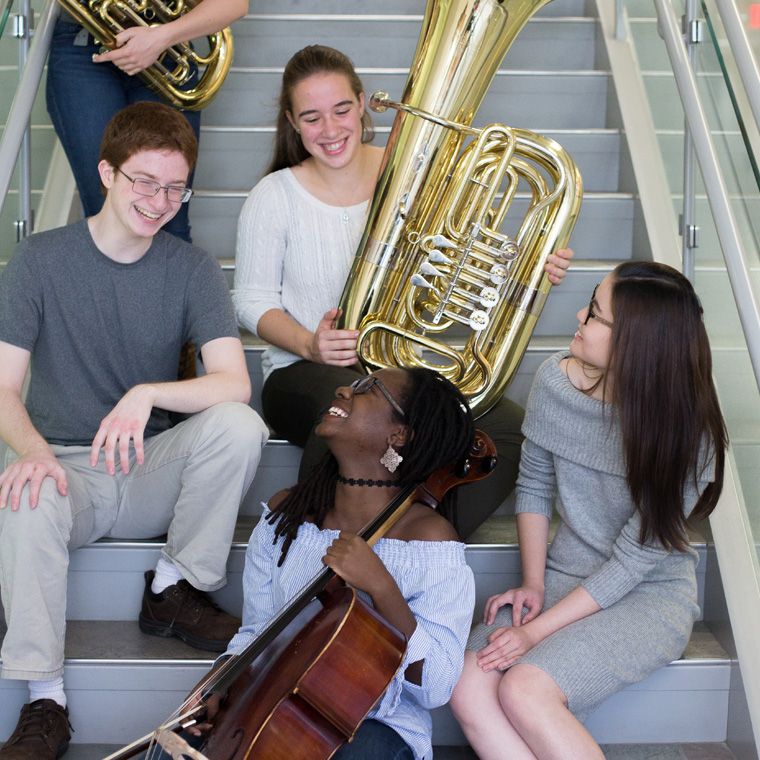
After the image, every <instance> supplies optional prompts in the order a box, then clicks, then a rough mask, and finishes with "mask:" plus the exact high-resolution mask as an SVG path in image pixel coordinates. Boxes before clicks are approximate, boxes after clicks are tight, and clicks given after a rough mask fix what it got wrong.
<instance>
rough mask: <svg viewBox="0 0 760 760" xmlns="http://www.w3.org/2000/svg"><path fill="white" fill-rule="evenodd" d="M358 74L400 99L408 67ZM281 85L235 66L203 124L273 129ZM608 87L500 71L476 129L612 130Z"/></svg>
mask: <svg viewBox="0 0 760 760" xmlns="http://www.w3.org/2000/svg"><path fill="white" fill-rule="evenodd" d="M293 52H295V51H293ZM357 73H358V74H359V76H360V77H361V79H362V83H363V84H364V87H365V90H366V92H369V93H371V92H375V91H376V90H384V91H385V92H388V93H391V95H397V96H400V95H401V93H402V92H403V89H404V85H405V83H406V79H407V75H408V66H407V67H404V68H399V69H394V68H382V69H380V68H366V67H363V66H361V65H359V66H357ZM0 74H2V72H0ZM281 82H282V67H281V66H280V67H272V68H269V67H266V68H264V67H245V68H244V67H238V66H233V67H232V68H231V70H230V73H229V75H228V76H227V79H226V80H225V82H224V87H223V88H222V89H221V90H220V91H219V94H218V95H217V96H216V97H215V98H214V101H213V102H212V103H211V104H210V105H209V106H208V108H206V109H205V110H204V122H205V123H206V124H207V125H213V126H234V125H236V124H247V125H249V126H254V127H263V126H269V125H270V124H271V123H272V121H273V112H274V106H273V104H274V103H276V102H277V94H278V92H279V89H280V84H281ZM1 84H2V82H1V80H0V85H1ZM610 84H611V82H610V74H609V72H608V71H599V70H588V71H549V72H546V71H545V70H544V69H543V68H542V69H534V70H524V69H523V70H500V71H498V72H497V73H496V76H495V77H494V81H493V84H492V86H491V88H490V89H489V91H488V94H487V95H486V96H485V98H484V99H483V104H482V106H481V108H480V109H479V110H478V113H477V116H476V119H475V124H476V125H483V124H490V123H491V122H495V121H498V122H505V123H507V124H512V125H514V126H521V125H524V124H542V125H545V126H546V127H549V128H555V129H584V128H596V129H600V128H604V127H606V126H608V125H607V110H606V106H607V95H608V91H609V87H610ZM373 120H374V121H375V123H376V124H378V125H382V126H390V124H391V122H392V121H393V112H392V111H390V110H389V111H388V112H386V113H385V114H374V115H373Z"/></svg>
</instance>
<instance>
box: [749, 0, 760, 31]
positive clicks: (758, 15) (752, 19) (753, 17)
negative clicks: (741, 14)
mask: <svg viewBox="0 0 760 760" xmlns="http://www.w3.org/2000/svg"><path fill="white" fill-rule="evenodd" d="M749 28H750V29H760V3H750V6H749Z"/></svg>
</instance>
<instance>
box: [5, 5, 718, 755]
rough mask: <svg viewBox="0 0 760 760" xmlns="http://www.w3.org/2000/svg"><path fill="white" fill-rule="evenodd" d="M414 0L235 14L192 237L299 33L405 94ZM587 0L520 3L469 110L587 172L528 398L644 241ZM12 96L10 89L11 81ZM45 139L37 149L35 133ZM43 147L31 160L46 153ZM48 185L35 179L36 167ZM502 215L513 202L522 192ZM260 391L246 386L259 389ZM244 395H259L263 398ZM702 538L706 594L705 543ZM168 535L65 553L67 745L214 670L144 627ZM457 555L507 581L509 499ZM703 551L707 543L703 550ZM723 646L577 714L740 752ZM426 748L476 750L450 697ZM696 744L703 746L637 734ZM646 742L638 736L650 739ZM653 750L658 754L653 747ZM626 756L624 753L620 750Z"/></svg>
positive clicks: (262, 482)
mask: <svg viewBox="0 0 760 760" xmlns="http://www.w3.org/2000/svg"><path fill="white" fill-rule="evenodd" d="M423 7H424V2H423V0H386V1H385V2H383V3H381V4H375V3H373V4H370V3H368V2H364V1H363V0H320V2H316V0H311V1H310V0H251V6H250V13H249V15H248V16H246V18H245V19H243V20H241V21H240V22H238V23H237V24H235V27H234V30H233V31H234V33H235V62H234V67H233V69H232V71H231V73H230V75H229V77H228V80H227V82H226V83H225V86H224V88H223V89H222V91H221V93H220V94H219V96H218V97H217V99H216V100H215V101H214V103H213V104H212V105H211V106H209V108H208V109H207V110H206V112H205V114H204V123H203V128H202V141H201V156H200V161H199V165H198V170H197V173H196V180H195V186H196V195H195V196H194V198H193V201H192V203H191V211H190V214H191V222H192V225H193V236H194V241H195V242H196V243H197V244H198V245H200V246H202V247H204V248H205V249H206V250H208V251H210V252H211V253H212V254H213V255H215V256H216V257H218V259H219V262H220V266H222V267H223V269H224V270H225V271H226V272H228V273H229V275H230V279H231V276H232V272H233V270H234V245H235V230H236V221H237V217H238V214H239V211H240V208H241V206H242V204H243V201H244V199H245V197H246V195H247V192H248V190H249V189H250V188H251V187H252V186H253V185H254V184H255V182H256V181H257V180H258V179H259V177H260V176H261V173H262V170H263V168H264V165H265V163H266V161H267V159H268V156H269V150H270V145H271V142H272V138H273V132H274V127H273V123H274V116H275V101H276V95H277V91H278V87H279V82H280V77H281V72H282V67H283V65H284V63H285V62H286V61H287V59H288V58H289V57H290V55H291V54H292V53H293V52H295V51H296V50H298V49H299V48H301V47H303V46H304V45H306V44H310V43H313V42H322V43H325V44H329V45H332V46H334V47H336V48H338V49H340V50H342V51H344V52H346V53H347V54H348V55H349V56H350V57H351V58H352V59H353V61H354V63H355V64H356V66H357V69H358V72H359V74H360V76H361V77H362V79H363V81H364V84H365V87H366V89H367V92H368V93H370V92H373V91H374V90H377V89H383V90H386V91H387V92H389V93H391V94H392V96H394V94H395V95H400V93H401V91H402V88H403V85H404V82H405V80H406V75H407V67H408V65H409V62H410V61H411V58H412V54H413V50H414V46H415V44H416V39H417V35H418V32H419V26H420V21H421V16H422V12H423ZM593 8H594V6H593V3H592V2H590V1H589V2H587V1H586V0H554V1H553V2H552V3H551V4H550V5H549V6H547V7H546V8H544V9H543V10H542V11H540V12H539V13H538V14H537V15H536V17H535V18H534V19H533V20H531V21H530V22H529V23H528V25H527V27H526V29H525V30H524V31H523V33H522V34H521V35H520V36H519V37H518V38H517V40H516V42H515V43H514V45H513V47H512V49H511V50H510V52H509V53H508V55H507V58H506V60H505V62H504V64H503V68H502V70H501V71H500V72H499V73H498V74H497V76H496V79H495V82H494V84H493V87H492V88H491V91H490V92H489V94H488V96H487V98H486V100H485V103H484V105H483V107H482V109H481V111H480V112H479V114H478V117H477V119H476V124H478V125H482V124H486V123H489V122H491V121H503V122H506V123H509V124H512V125H515V126H522V127H527V128H530V129H533V130H535V131H538V132H541V133H543V134H546V135H549V136H551V137H553V138H554V139H555V140H557V141H558V142H559V143H561V144H562V145H563V146H564V147H565V148H567V149H568V150H569V151H570V153H571V154H572V155H573V157H574V158H575V160H576V161H577V163H578V164H579V167H580V170H581V173H582V174H583V179H584V186H585V197H584V202H583V208H582V211H581V215H580V219H579V222H578V225H577V227H576V231H575V233H574V236H573V239H572V242H571V244H572V246H573V248H574V249H575V251H576V256H577V258H576V260H575V261H574V262H573V266H572V269H571V271H570V273H569V274H568V276H567V278H566V281H565V282H564V283H563V285H562V286H561V287H560V288H558V289H555V291H554V292H553V293H552V295H551V298H550V300H549V303H548V305H547V307H546V308H545V309H544V313H543V315H542V317H541V319H540V321H539V324H538V327H537V329H536V331H535V333H534V337H533V339H532V341H531V344H530V346H529V348H528V350H527V353H526V355H525V357H524V359H523V361H522V364H521V366H520V369H519V371H518V374H517V376H516V378H515V380H514V381H513V383H512V385H511V386H510V389H509V391H508V394H507V395H508V396H510V397H511V398H513V399H514V400H516V401H518V402H520V403H522V404H524V403H525V400H526V398H527V393H528V390H529V387H530V384H531V381H532V377H533V374H534V372H535V370H536V368H537V367H538V366H539V365H540V363H541V362H542V361H543V360H544V359H545V358H547V357H548V356H549V355H551V354H552V353H554V352H555V351H557V350H560V349H561V348H563V347H565V346H567V344H568V343H569V340H570V337H571V336H572V333H573V332H574V330H575V326H576V319H575V313H576V311H577V310H578V308H579V307H580V306H581V305H582V304H585V303H586V302H587V300H588V296H589V294H590V292H591V290H592V289H593V287H594V285H595V284H596V283H597V282H599V280H601V279H602V277H604V275H605V274H606V273H607V272H609V271H610V270H611V269H612V268H613V267H614V266H615V264H616V263H617V262H618V261H620V260H625V259H629V258H647V257H648V251H647V246H646V234H645V231H644V229H643V225H642V222H641V218H640V208H639V205H638V200H637V196H636V189H635V187H634V186H633V184H632V181H631V179H630V178H631V176H632V173H631V171H630V160H629V158H628V154H627V148H626V143H625V137H624V135H623V134H622V133H621V129H620V118H619V114H618V109H617V100H616V94H615V92H614V88H613V83H612V80H611V77H610V73H609V70H608V66H607V62H606V57H605V53H604V43H603V40H602V38H601V34H600V29H599V23H598V19H597V18H595V15H594V13H595V11H593ZM7 47H8V45H7V41H6V42H5V43H4V45H3V47H2V48H0V87H2V91H3V92H7V91H8V90H7V88H6V79H7V78H9V75H8V70H9V69H10V68H12V65H11V64H10V63H9V60H10V59H9V56H8V54H7V52H4V51H6V50H7ZM4 97H5V96H4ZM374 118H375V124H376V127H377V133H378V135H377V138H376V143H377V144H382V143H384V141H385V139H386V136H387V133H388V130H389V127H390V123H391V120H392V114H384V115H375V116H374ZM33 120H34V123H35V124H36V125H39V126H38V128H37V129H36V130H35V131H36V132H38V133H40V134H42V135H44V136H45V140H44V141H43V143H44V142H45V141H47V143H48V144H49V143H50V142H51V141H50V140H49V139H48V138H49V137H50V135H51V132H50V129H49V128H48V127H46V126H45V125H46V124H47V117H46V115H45V114H44V107H43V108H41V109H40V108H38V109H37V110H36V112H35V115H34V116H33ZM42 150H43V151H44V150H45V148H42ZM39 163H40V162H39V161H38V166H39ZM34 186H35V187H38V188H39V187H41V186H42V181H41V180H40V179H39V177H38V179H37V180H36V181H35V184H34ZM9 205H10V204H8V203H6V208H5V209H4V210H3V212H2V217H0V230H1V231H0V258H6V257H7V255H8V252H9V247H10V242H11V241H10V240H9V233H8V232H7V230H8V229H9V224H10V223H9V219H12V218H13V213H14V211H15V209H13V208H11V209H10V212H9V208H8V206H9ZM515 206H518V208H513V209H512V211H511V212H510V214H511V215H512V216H513V217H514V218H518V216H519V215H520V214H521V213H522V209H521V208H519V206H522V208H524V207H525V200H524V199H523V200H522V201H518V202H517V203H516V204H515ZM244 343H245V348H246V356H247V360H248V366H249V369H250V372H251V376H252V379H253V383H254V389H255V391H258V390H260V388H261V371H260V363H259V359H260V353H261V350H262V348H263V346H262V345H261V343H260V342H259V341H258V340H257V339H256V338H255V337H253V336H250V335H244ZM254 395H257V394H256V393H255V394H254ZM253 405H254V406H255V407H256V408H258V409H259V411H260V408H259V400H258V398H255V399H254V401H253ZM299 455H300V452H299V450H298V449H296V448H295V447H293V446H290V445H289V444H287V443H285V442H282V441H270V442H269V444H268V445H267V447H266V449H265V451H264V456H263V458H262V462H261V465H260V468H259V471H258V472H257V475H256V478H255V480H254V483H253V486H252V488H251V491H250V492H249V494H248V495H247V497H246V499H245V501H244V503H243V505H242V507H241V517H240V522H239V526H238V531H237V533H236V536H235V542H234V544H233V547H232V551H231V554H230V560H229V566H228V567H229V583H228V585H227V586H226V587H225V588H224V589H222V590H221V591H219V592H218V593H217V594H215V597H216V599H217V601H218V602H219V603H220V604H222V605H223V606H226V607H227V608H229V609H235V610H240V608H241V583H240V576H241V573H242V569H243V560H244V551H245V543H246V540H247V537H248V536H249V535H250V532H251V528H252V526H253V525H254V524H255V521H256V519H257V516H258V514H259V513H260V502H261V501H262V500H264V499H266V498H268V497H269V496H270V495H271V494H272V493H274V492H275V491H276V490H278V489H280V488H282V487H284V486H286V485H289V484H290V483H292V482H294V481H295V479H296V473H297V468H298V460H299ZM693 545H694V546H695V547H696V548H697V550H698V551H699V553H700V562H699V589H700V601H702V600H703V595H704V589H705V578H706V573H707V572H708V569H709V561H710V558H709V554H708V551H707V545H706V542H705V540H704V539H703V538H701V537H700V536H698V535H696V534H695V535H694V536H693ZM160 546H161V542H160V540H155V541H113V540H104V541H100V542H98V543H96V544H94V545H91V546H87V547H85V548H82V549H79V550H78V551H76V552H75V553H74V554H73V555H72V558H71V568H70V575H69V591H68V594H69V596H68V617H69V621H70V622H69V626H68V633H67V649H66V651H67V661H66V676H65V678H66V685H67V693H68V697H69V705H70V710H71V721H72V724H73V725H74V727H75V729H76V733H75V734H74V738H73V741H74V742H75V744H73V745H72V749H71V750H70V752H69V753H68V755H67V758H79V760H83V759H84V758H96V757H102V756H103V754H105V753H106V752H107V751H108V747H107V746H106V745H108V746H113V745H122V744H125V743H128V742H129V741H131V740H133V739H134V738H136V737H137V736H140V735H142V734H144V733H146V732H147V731H148V730H150V728H152V727H153V726H154V725H155V723H156V721H157V719H160V718H161V717H162V716H164V715H166V714H169V713H170V712H172V711H173V710H174V709H175V708H176V706H177V705H178V704H179V703H180V702H181V701H182V699H183V697H184V696H185V694H186V693H187V692H188V690H189V689H190V687H192V685H193V684H194V683H195V682H196V681H197V680H198V679H199V678H200V677H201V676H202V675H203V674H204V673H205V672H206V671H207V670H208V668H209V667H210V665H211V658H210V657H209V656H208V655H207V654H204V653H201V652H198V651H197V650H194V649H191V648H189V647H187V646H185V645H183V644H182V643H181V642H177V641H173V640H168V641H167V640H164V639H159V638H154V637H147V636H144V635H143V634H141V633H140V631H139V629H138V627H137V622H136V619H137V614H138V611H139V605H140V599H141V595H142V590H143V578H142V573H143V572H144V570H146V569H148V568H151V567H153V566H154V565H155V562H156V560H157V558H158V554H159V550H160ZM467 558H468V562H469V563H470V565H471V567H472V568H473V570H474V572H475V575H476V581H477V589H478V606H477V610H478V611H480V610H482V603H483V601H484V600H485V598H486V597H487V596H489V595H490V594H492V593H495V592H496V591H500V590H503V589H505V588H507V587H509V586H512V585H515V584H516V583H517V582H518V579H519V558H518V550H517V546H516V533H515V525H514V518H513V517H512V515H511V509H510V500H507V502H506V503H505V504H504V505H503V506H502V508H501V509H500V510H499V511H498V513H497V514H496V515H494V517H492V518H491V519H490V520H489V521H488V522H487V523H486V524H485V525H484V526H483V527H482V528H481V529H479V531H478V532H477V534H476V535H475V536H473V538H472V539H471V541H470V544H469V546H468V549H467ZM713 561H714V559H713ZM729 686H730V660H729V658H728V655H727V654H726V653H725V651H724V650H723V649H722V647H721V646H720V644H719V643H718V642H717V640H716V639H715V638H714V637H713V636H712V634H711V633H710V631H709V630H708V628H707V626H706V625H705V624H703V623H700V624H698V625H697V627H696V629H695V632H694V635H693V637H692V640H691V642H690V644H689V646H688V648H687V651H686V652H685V654H684V656H683V657H682V658H681V659H680V660H678V661H676V662H674V663H671V664H670V665H669V666H667V667H666V668H663V669H662V670H660V671H658V672H657V673H655V674H653V675H652V676H651V677H650V678H648V679H647V680H646V681H644V682H642V683H641V684H638V685H636V686H634V687H631V688H629V689H627V690H625V691H623V692H621V693H620V694H617V695H615V696H614V697H613V698H611V699H610V700H608V701H607V702H606V703H605V704H603V705H602V706H601V707H600V708H599V709H598V710H597V711H596V712H595V713H594V714H593V715H592V716H591V717H590V719H589V721H588V726H589V728H590V730H591V731H592V732H593V734H594V736H595V737H597V739H598V740H599V741H600V742H602V743H604V744H605V745H606V751H607V754H608V756H609V757H615V758H622V757H624V755H623V754H622V751H623V750H622V749H620V748H618V747H617V746H616V745H620V744H635V745H642V746H640V747H639V750H641V752H642V754H636V755H630V756H631V757H633V756H636V757H662V758H666V757H668V758H670V757H673V758H683V757H690V756H693V757H698V756H699V757H703V758H714V759H716V760H717V758H723V757H733V755H732V754H731V753H730V751H729V750H727V749H726V748H725V746H723V745H722V744H720V743H722V742H724V741H725V739H726V722H727V714H728V700H729ZM26 697H27V694H26V686H25V684H23V683H20V682H13V681H0V705H2V707H3V709H2V710H0V737H6V736H7V735H8V734H9V733H10V731H11V730H12V728H13V725H14V724H15V720H16V716H17V713H18V709H19V708H20V705H21V704H22V703H23V702H24V701H25V700H26ZM434 743H435V744H436V747H437V750H440V752H439V751H437V752H436V757H444V758H455V757H457V758H469V757H472V756H473V755H471V753H470V751H469V750H468V749H467V748H466V747H465V746H463V745H465V740H464V738H463V736H462V734H461V732H460V731H459V729H458V727H457V725H456V723H455V721H454V720H453V719H452V717H451V715H450V713H449V711H448V709H447V708H441V709H439V710H437V711H435V714H434ZM678 743H707V745H706V747H705V748H704V751H705V753H706V754H702V755H689V754H688V752H687V748H686V747H685V748H683V753H682V754H668V753H670V752H671V750H672V752H681V750H680V749H676V748H675V747H673V748H670V749H669V748H664V749H663V748H661V749H659V750H652V751H651V753H649V754H643V753H644V751H645V750H646V748H645V747H644V746H643V745H647V744H678ZM646 751H647V752H648V750H646ZM656 752H660V753H661V754H656ZM626 756H627V755H626Z"/></svg>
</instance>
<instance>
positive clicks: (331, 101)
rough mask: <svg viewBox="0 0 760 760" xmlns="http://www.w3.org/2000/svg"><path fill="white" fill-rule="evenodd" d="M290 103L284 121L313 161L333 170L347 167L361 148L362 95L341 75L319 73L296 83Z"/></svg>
mask: <svg viewBox="0 0 760 760" xmlns="http://www.w3.org/2000/svg"><path fill="white" fill-rule="evenodd" d="M291 103H292V110H290V111H288V113H287V116H288V120H289V121H290V123H291V124H292V125H293V127H294V129H296V131H298V132H300V134H301V140H302V142H303V146H304V148H306V150H307V151H308V152H309V153H310V154H311V155H312V156H313V157H314V159H315V160H316V161H318V162H320V163H321V164H323V165H325V166H328V167H331V168H335V169H339V168H343V167H345V166H347V165H348V164H350V163H351V161H352V160H353V159H354V157H355V156H356V154H357V151H358V149H359V147H360V146H361V139H362V130H363V128H362V114H363V113H364V94H363V93H360V94H359V95H358V96H357V95H356V94H355V93H354V92H353V90H352V89H351V83H350V82H349V80H348V78H347V77H346V76H345V75H343V74H339V73H336V72H322V73H318V74H312V75H311V76H309V77H306V78H305V79H302V80H301V81H300V82H298V84H296V85H295V86H294V87H293V90H292V92H291Z"/></svg>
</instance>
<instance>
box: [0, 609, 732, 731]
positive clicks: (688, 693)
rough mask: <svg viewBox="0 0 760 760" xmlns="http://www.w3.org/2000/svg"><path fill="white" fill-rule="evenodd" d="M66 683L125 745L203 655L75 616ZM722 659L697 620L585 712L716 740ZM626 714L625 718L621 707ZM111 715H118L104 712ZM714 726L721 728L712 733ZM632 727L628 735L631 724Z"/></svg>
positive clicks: (85, 710)
mask: <svg viewBox="0 0 760 760" xmlns="http://www.w3.org/2000/svg"><path fill="white" fill-rule="evenodd" d="M66 653H67V657H66V673H65V679H66V685H67V695H68V700H69V710H70V713H71V722H72V724H73V726H74V728H75V729H76V733H75V734H74V737H73V740H74V742H76V743H77V744H93V743H102V744H126V743H128V742H129V741H131V740H133V739H135V738H137V737H139V736H142V735H143V734H145V733H147V732H148V731H149V730H150V729H151V728H152V727H153V726H154V725H155V722H156V719H157V717H158V718H160V717H161V716H163V715H169V714H170V713H171V712H172V711H173V710H174V709H176V707H177V706H178V705H179V704H180V703H181V702H182V699H183V698H184V696H185V695H186V694H187V693H188V692H189V691H190V689H191V688H192V687H193V686H194V685H195V684H196V683H197V682H198V681H199V680H200V678H201V677H203V675H204V674H205V673H206V672H207V671H208V669H209V668H210V667H211V664H212V662H213V656H212V655H209V654H208V653H203V652H198V651H197V650H193V649H191V648H190V647H187V646H185V645H184V644H182V643H181V642H178V641H176V640H171V639H169V640H167V639H162V638H158V637H152V636H146V635H144V634H142V633H141V632H140V630H139V628H138V627H137V623H136V622H121V621H118V622H114V621H75V622H71V623H69V626H68V630H67V636H66ZM729 677H730V659H729V658H728V656H727V655H726V653H725V652H724V651H723V649H722V648H721V647H720V645H719V644H718V643H717V641H716V640H715V638H714V637H713V636H712V635H711V634H710V633H709V632H708V631H707V630H706V628H705V627H704V626H702V625H699V624H698V625H697V626H696V628H695V632H694V634H693V636H692V639H691V641H690V643H689V646H688V647H687V649H686V652H685V653H684V656H683V658H681V659H680V660H677V661H675V662H673V663H671V664H670V665H668V666H666V667H665V668H662V669H661V670H659V671H657V672H656V673H654V674H653V675H652V676H650V677H649V678H648V679H646V680H645V681H643V682H641V683H640V684H636V685H635V686H632V687H629V688H628V689H625V690H624V691H623V692H620V693H619V694H616V695H615V696H614V697H612V698H610V699H609V700H608V701H607V702H605V704H604V705H602V706H601V707H600V708H599V709H598V710H597V711H596V712H595V713H594V714H593V715H592V716H591V718H590V719H589V721H588V725H589V727H590V728H591V730H592V732H593V733H594V735H595V736H596V737H597V738H598V739H600V740H601V741H604V742H611V743H616V742H621V741H653V742H657V741H664V740H665V737H664V736H662V735H661V734H662V733H663V731H664V729H665V725H667V726H668V731H669V734H668V736H669V737H670V738H672V740H673V741H700V742H702V741H706V742H711V741H721V740H722V739H723V738H724V737H725V719H726V709H727V695H728V688H729ZM26 699H27V693H26V684H25V683H23V682H20V681H0V700H1V701H2V704H3V705H4V708H5V709H4V710H3V711H2V713H0V736H8V735H9V734H10V732H11V731H12V729H13V726H14V724H15V721H16V717H17V715H18V710H19V709H20V707H21V705H22V704H23V703H24V701H26ZM632 710H633V711H635V713H634V715H635V717H636V720H633V721H631V720H630V715H631V711H632ZM109 715H119V716H120V718H119V720H118V721H114V720H104V719H103V718H104V716H109ZM632 724H633V729H630V728H627V726H631V725H632ZM721 724H722V732H723V733H722V735H720V731H721ZM433 726H434V729H433V731H434V741H435V742H436V743H437V744H442V745H452V746H461V745H464V744H466V742H465V741H464V738H463V736H462V735H461V732H460V731H459V728H458V726H457V725H456V723H455V721H454V720H453V718H452V717H451V715H450V712H449V710H448V708H446V707H443V708H439V709H437V710H435V711H434V713H433ZM633 730H635V731H636V735H635V737H634V738H631V732H632V731H633Z"/></svg>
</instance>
